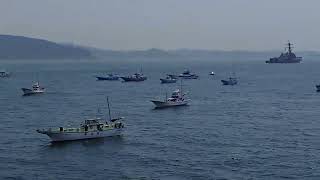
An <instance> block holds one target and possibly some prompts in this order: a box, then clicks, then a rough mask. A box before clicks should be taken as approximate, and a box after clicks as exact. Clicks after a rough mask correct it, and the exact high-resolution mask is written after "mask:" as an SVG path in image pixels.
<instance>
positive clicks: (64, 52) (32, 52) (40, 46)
mask: <svg viewBox="0 0 320 180" xmlns="http://www.w3.org/2000/svg"><path fill="white" fill-rule="evenodd" d="M93 57H94V56H93V55H92V54H91V51H89V50H88V49H85V48H81V47H77V46H72V45H63V44H58V43H55V42H51V41H47V40H42V39H35V38H29V37H23V36H12V35H0V59H84V58H93Z"/></svg>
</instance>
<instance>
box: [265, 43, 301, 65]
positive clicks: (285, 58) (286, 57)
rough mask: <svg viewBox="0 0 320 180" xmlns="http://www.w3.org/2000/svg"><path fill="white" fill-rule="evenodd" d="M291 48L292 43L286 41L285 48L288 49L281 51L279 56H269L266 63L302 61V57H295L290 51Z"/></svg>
mask: <svg viewBox="0 0 320 180" xmlns="http://www.w3.org/2000/svg"><path fill="white" fill-rule="evenodd" d="M292 48H293V47H292V44H291V43H290V42H288V44H287V47H286V48H285V49H286V50H288V51H286V52H284V53H281V55H280V56H279V57H274V58H270V60H269V61H266V63H300V62H301V61H302V57H296V55H295V54H294V53H293V52H292Z"/></svg>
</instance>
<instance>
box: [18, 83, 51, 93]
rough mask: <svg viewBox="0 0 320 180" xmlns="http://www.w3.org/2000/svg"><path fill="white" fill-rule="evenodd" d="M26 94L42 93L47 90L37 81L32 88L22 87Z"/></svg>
mask: <svg viewBox="0 0 320 180" xmlns="http://www.w3.org/2000/svg"><path fill="white" fill-rule="evenodd" d="M21 89H22V91H23V95H24V96H28V95H34V94H42V93H44V92H45V89H44V88H43V87H41V86H40V83H39V82H36V83H34V84H33V85H32V88H31V89H29V88H21Z"/></svg>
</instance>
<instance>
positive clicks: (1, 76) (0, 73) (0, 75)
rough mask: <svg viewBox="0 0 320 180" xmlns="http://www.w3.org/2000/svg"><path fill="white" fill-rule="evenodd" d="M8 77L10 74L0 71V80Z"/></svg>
mask: <svg viewBox="0 0 320 180" xmlns="http://www.w3.org/2000/svg"><path fill="white" fill-rule="evenodd" d="M5 77H10V73H9V72H8V71H6V70H0V78H5Z"/></svg>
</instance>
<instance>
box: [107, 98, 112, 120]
mask: <svg viewBox="0 0 320 180" xmlns="http://www.w3.org/2000/svg"><path fill="white" fill-rule="evenodd" d="M107 103H108V112H109V120H110V121H111V111H110V104H109V97H108V96H107Z"/></svg>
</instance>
